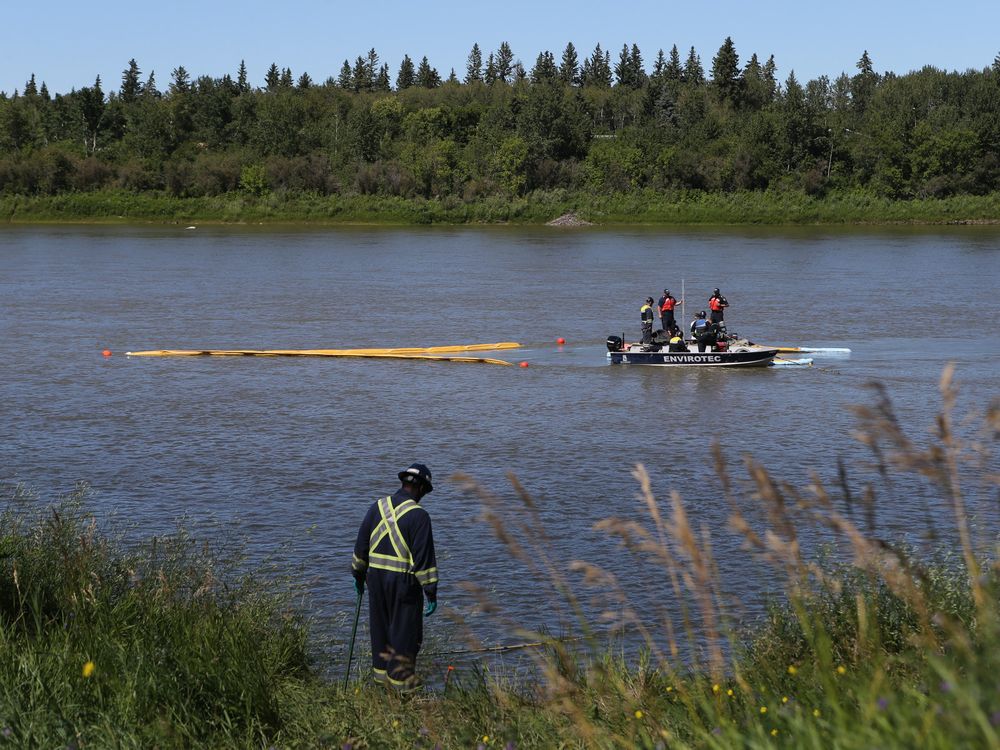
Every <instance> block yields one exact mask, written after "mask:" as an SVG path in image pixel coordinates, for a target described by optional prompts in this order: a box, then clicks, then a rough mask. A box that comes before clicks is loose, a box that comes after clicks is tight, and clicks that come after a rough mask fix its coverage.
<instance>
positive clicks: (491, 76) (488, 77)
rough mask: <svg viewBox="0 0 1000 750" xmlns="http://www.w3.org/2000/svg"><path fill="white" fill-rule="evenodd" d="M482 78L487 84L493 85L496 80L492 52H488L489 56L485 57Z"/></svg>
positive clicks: (495, 67) (494, 61)
mask: <svg viewBox="0 0 1000 750" xmlns="http://www.w3.org/2000/svg"><path fill="white" fill-rule="evenodd" d="M483 80H484V81H485V82H486V83H487V84H489V85H493V84H494V83H496V80H497V63H496V59H495V58H494V57H493V53H492V52H490V55H489V57H487V58H486V68H485V69H484V70H483Z"/></svg>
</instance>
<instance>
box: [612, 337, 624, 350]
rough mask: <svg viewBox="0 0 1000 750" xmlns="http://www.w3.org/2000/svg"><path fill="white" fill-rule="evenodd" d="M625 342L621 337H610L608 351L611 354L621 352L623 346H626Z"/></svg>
mask: <svg viewBox="0 0 1000 750" xmlns="http://www.w3.org/2000/svg"><path fill="white" fill-rule="evenodd" d="M624 344H625V341H624V340H623V339H622V337H621V336H608V351H609V352H620V351H621V350H622V346H624Z"/></svg>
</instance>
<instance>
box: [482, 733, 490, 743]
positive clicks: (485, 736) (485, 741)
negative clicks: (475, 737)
mask: <svg viewBox="0 0 1000 750" xmlns="http://www.w3.org/2000/svg"><path fill="white" fill-rule="evenodd" d="M483 742H484V743H485V744H487V745H488V744H490V736H489V735H488V734H484V735H483Z"/></svg>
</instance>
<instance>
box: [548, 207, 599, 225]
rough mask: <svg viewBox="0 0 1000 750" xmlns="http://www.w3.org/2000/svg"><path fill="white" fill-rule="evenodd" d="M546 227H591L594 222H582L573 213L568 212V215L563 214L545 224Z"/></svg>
mask: <svg viewBox="0 0 1000 750" xmlns="http://www.w3.org/2000/svg"><path fill="white" fill-rule="evenodd" d="M545 226H547V227H592V226H594V222H592V221H584V220H583V219H581V218H580V217H579V216H577V215H576V213H575V212H574V211H570V212H569V213H568V214H563V215H562V216H560V217H559V218H558V219H553V220H552V221H549V222H546V224H545Z"/></svg>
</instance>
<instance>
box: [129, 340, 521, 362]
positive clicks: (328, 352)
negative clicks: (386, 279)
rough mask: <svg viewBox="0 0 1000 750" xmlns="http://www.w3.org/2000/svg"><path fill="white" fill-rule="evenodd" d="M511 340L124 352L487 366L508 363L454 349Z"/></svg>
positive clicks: (511, 345)
mask: <svg viewBox="0 0 1000 750" xmlns="http://www.w3.org/2000/svg"><path fill="white" fill-rule="evenodd" d="M520 346H521V345H520V344H518V343H515V342H513V341H505V342H500V343H498V344H462V345H458V346H427V347H396V348H392V349H151V350H149V351H142V352H125V355H126V356H128V357H356V358H372V359H423V360H439V361H442V362H482V363H485V364H490V365H507V366H510V364H511V363H510V362H506V361H504V360H502V359H490V358H488V357H463V356H452V354H453V353H457V352H481V351H496V350H499V349H517V348H519V347H520Z"/></svg>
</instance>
